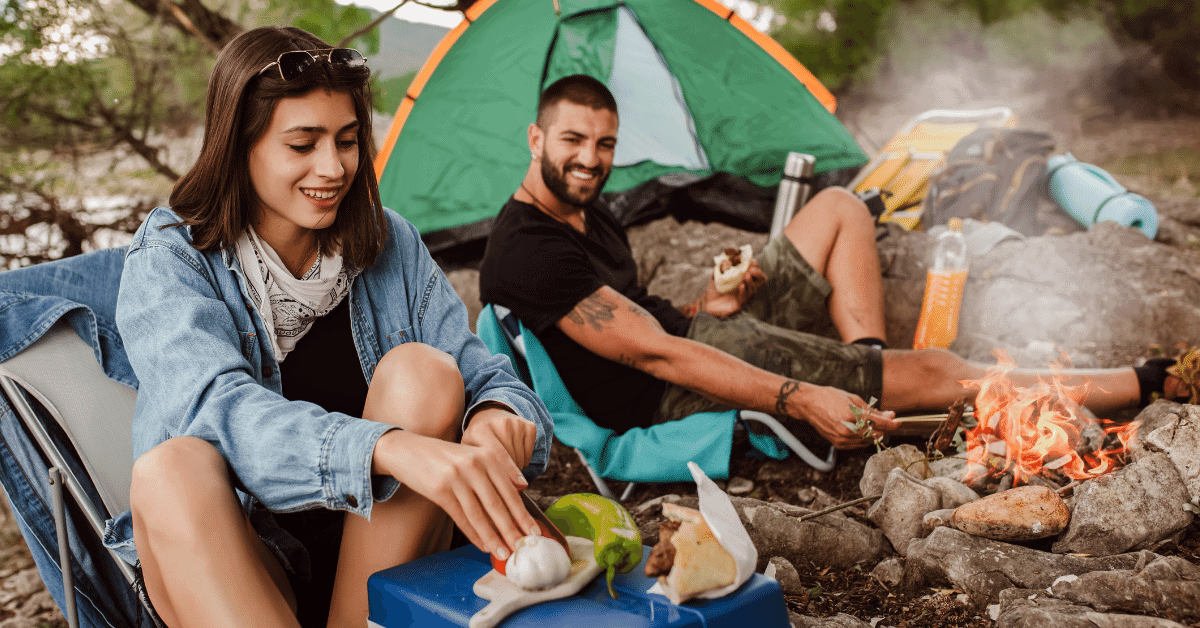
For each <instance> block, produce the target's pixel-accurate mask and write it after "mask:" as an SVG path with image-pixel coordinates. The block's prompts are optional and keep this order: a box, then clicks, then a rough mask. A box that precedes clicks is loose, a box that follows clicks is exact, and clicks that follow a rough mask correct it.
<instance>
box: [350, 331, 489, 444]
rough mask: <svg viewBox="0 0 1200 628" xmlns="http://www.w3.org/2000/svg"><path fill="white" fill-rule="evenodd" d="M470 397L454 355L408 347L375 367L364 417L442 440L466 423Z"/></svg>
mask: <svg viewBox="0 0 1200 628" xmlns="http://www.w3.org/2000/svg"><path fill="white" fill-rule="evenodd" d="M465 394H466V388H465V386H464V384H463V379H462V373H461V372H460V371H459V369H458V363H457V362H455V360H454V358H453V357H451V356H450V355H449V354H447V353H445V352H444V351H441V350H439V349H436V348H434V347H431V346H429V345H426V344H422V343H417V342H410V343H405V344H402V345H400V346H397V347H395V348H393V349H392V350H391V351H388V352H387V354H386V355H384V356H383V359H382V360H380V361H379V365H378V366H376V368H375V375H374V376H373V377H372V379H371V387H370V391H369V393H368V395H367V409H366V411H365V412H364V415H365V416H366V417H367V418H370V419H372V420H376V421H384V422H387V423H392V424H393V425H399V426H400V427H403V428H404V429H406V430H410V431H414V432H417V433H419V434H422V435H425V436H436V437H439V438H440V437H444V436H445V435H446V434H448V433H449V432H451V431H453V429H455V428H456V427H457V425H458V424H459V423H460V422H461V421H462V415H463V412H465V410H466V408H465Z"/></svg>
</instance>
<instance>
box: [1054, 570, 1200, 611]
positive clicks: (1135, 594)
mask: <svg viewBox="0 0 1200 628" xmlns="http://www.w3.org/2000/svg"><path fill="white" fill-rule="evenodd" d="M1049 591H1050V593H1051V594H1053V595H1054V596H1055V597H1057V598H1059V599H1061V600H1066V601H1068V602H1071V603H1072V604H1081V605H1084V606H1090V607H1092V608H1094V609H1096V610H1098V611H1102V612H1109V611H1120V612H1126V613H1137V614H1154V615H1166V616H1168V617H1178V618H1180V619H1189V620H1194V619H1197V618H1200V582H1193V581H1187V580H1152V579H1149V578H1144V577H1142V576H1141V575H1139V574H1137V573H1136V572H1134V571H1093V572H1090V573H1085V574H1080V575H1078V576H1074V575H1072V576H1063V577H1061V578H1059V579H1057V580H1055V581H1054V584H1052V585H1050V589H1049Z"/></svg>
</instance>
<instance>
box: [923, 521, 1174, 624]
mask: <svg viewBox="0 0 1200 628" xmlns="http://www.w3.org/2000/svg"><path fill="white" fill-rule="evenodd" d="M1156 558H1158V555H1157V554H1154V553H1153V552H1148V551H1142V552H1134V553H1129V554H1117V555H1114V556H1097V557H1085V556H1072V555H1069V554H1068V555H1064V554H1052V553H1050V552H1042V551H1039V550H1035V549H1032V548H1028V547H1023V546H1020V545H1013V544H1011V543H1003V542H1000V541H993V540H990V539H985V538H981V537H977V536H972V535H970V534H967V533H966V532H962V531H960V530H955V529H954V528H936V529H935V530H934V531H933V532H931V533H930V534H929V536H928V537H926V538H924V539H917V540H915V541H912V542H911V543H909V545H908V558H907V560H906V561H905V562H904V584H905V586H906V587H908V588H909V589H910V590H917V589H918V588H920V587H924V586H933V585H935V584H939V583H946V582H948V583H950V584H952V585H954V586H955V587H957V588H959V589H960V590H962V591H963V592H965V593H966V594H967V595H969V596H970V598H971V601H972V602H973V603H974V604H976V605H978V606H983V605H986V604H991V603H994V602H995V601H996V599H997V596H998V595H999V593H1000V591H1003V590H1004V589H1009V588H1013V587H1018V588H1023V589H1044V588H1046V587H1048V586H1050V585H1051V584H1052V583H1053V582H1054V581H1055V580H1056V579H1058V578H1059V577H1061V576H1066V575H1071V574H1074V575H1078V574H1083V573H1088V572H1092V571H1104V570H1115V569H1134V570H1140V569H1141V568H1143V567H1145V566H1146V565H1148V564H1150V562H1151V561H1152V560H1154V559H1156Z"/></svg>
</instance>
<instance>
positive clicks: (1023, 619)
mask: <svg viewBox="0 0 1200 628" xmlns="http://www.w3.org/2000/svg"><path fill="white" fill-rule="evenodd" d="M1046 626H1054V628H1183V625H1182V624H1179V623H1176V622H1173V621H1171V620H1169V619H1159V618H1157V617H1145V616H1139V615H1119V614H1113V615H1106V614H1103V613H1097V612H1096V611H1095V610H1093V609H1091V608H1088V607H1087V606H1076V605H1074V604H1071V603H1070V602H1067V601H1064V600H1059V599H1056V598H1054V597H1051V596H1049V595H1047V594H1046V592H1045V591H1035V590H1028V589H1008V590H1006V591H1004V592H1002V593H1001V594H1000V612H999V614H998V615H997V616H996V628H1045V627H1046Z"/></svg>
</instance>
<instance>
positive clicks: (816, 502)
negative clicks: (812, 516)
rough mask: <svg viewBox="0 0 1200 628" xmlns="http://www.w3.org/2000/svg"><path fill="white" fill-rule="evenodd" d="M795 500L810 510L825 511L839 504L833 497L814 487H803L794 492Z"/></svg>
mask: <svg viewBox="0 0 1200 628" xmlns="http://www.w3.org/2000/svg"><path fill="white" fill-rule="evenodd" d="M796 498H797V499H799V500H800V505H801V506H804V507H805V508H808V509H810V510H825V509H826V508H830V507H833V506H837V505H838V504H840V503H841V501H840V500H838V499H837V498H836V497H834V496H833V495H830V494H829V493H826V492H825V491H823V490H821V489H819V488H817V487H815V486H809V487H804V488H801V489H799V490H797V491H796Z"/></svg>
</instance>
